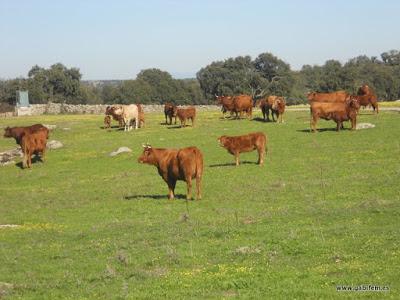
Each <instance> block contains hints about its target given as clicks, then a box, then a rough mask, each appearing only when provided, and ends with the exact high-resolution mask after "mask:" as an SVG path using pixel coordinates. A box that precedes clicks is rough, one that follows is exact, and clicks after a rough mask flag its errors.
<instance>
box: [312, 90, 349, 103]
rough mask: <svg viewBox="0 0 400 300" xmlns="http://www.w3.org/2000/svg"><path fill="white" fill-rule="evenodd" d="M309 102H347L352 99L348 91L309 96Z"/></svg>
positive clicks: (314, 93) (313, 93)
mask: <svg viewBox="0 0 400 300" xmlns="http://www.w3.org/2000/svg"><path fill="white" fill-rule="evenodd" d="M307 99H308V102H309V103H311V102H345V101H346V100H349V99H350V94H348V93H347V92H346V91H337V92H333V93H316V92H311V93H308V94H307Z"/></svg>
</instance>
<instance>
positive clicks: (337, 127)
mask: <svg viewBox="0 0 400 300" xmlns="http://www.w3.org/2000/svg"><path fill="white" fill-rule="evenodd" d="M341 127H342V122H340V121H336V131H340V128H341Z"/></svg>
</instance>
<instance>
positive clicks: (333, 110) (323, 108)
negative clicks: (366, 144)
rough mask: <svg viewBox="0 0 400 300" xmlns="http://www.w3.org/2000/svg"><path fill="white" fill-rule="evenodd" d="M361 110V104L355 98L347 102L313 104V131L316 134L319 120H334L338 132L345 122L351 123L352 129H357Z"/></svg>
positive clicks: (311, 108)
mask: <svg viewBox="0 0 400 300" xmlns="http://www.w3.org/2000/svg"><path fill="white" fill-rule="evenodd" d="M359 109H360V104H359V103H358V101H357V100H356V99H354V97H351V99H350V100H347V101H346V102H336V103H335V102H311V104H310V112H311V121H310V125H311V130H313V132H316V131H317V129H316V125H317V122H318V120H319V119H320V118H321V119H324V120H334V121H335V122H336V125H337V126H336V131H339V130H340V129H341V128H343V121H348V120H350V121H351V129H352V130H354V129H356V125H357V114H358V110H359Z"/></svg>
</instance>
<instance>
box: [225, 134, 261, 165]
mask: <svg viewBox="0 0 400 300" xmlns="http://www.w3.org/2000/svg"><path fill="white" fill-rule="evenodd" d="M218 142H219V144H220V146H221V147H224V148H225V149H226V150H228V152H229V153H230V154H232V155H234V156H235V160H236V166H238V165H239V155H240V153H242V152H251V151H253V150H257V152H258V162H257V163H258V164H259V165H263V163H264V154H265V153H266V151H267V137H266V135H265V134H264V133H262V132H254V133H249V134H246V135H241V136H226V135H223V136H220V137H219V138H218Z"/></svg>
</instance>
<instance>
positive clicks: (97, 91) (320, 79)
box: [0, 50, 400, 104]
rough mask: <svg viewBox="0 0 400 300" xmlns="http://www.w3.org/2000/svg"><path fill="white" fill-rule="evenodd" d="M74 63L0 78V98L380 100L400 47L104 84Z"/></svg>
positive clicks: (238, 60)
mask: <svg viewBox="0 0 400 300" xmlns="http://www.w3.org/2000/svg"><path fill="white" fill-rule="evenodd" d="M81 78H82V76H81V73H80V71H79V69H77V68H67V67H66V66H64V65H63V64H61V63H56V64H54V65H52V66H50V67H49V68H47V69H46V68H43V67H40V66H38V65H35V66H33V67H32V68H31V69H30V70H29V72H28V74H27V78H16V79H11V80H3V81H2V80H0V103H9V104H13V103H15V100H16V91H17V90H28V91H29V98H30V102H31V103H48V102H62V103H76V104H77V103H81V104H95V103H123V104H124V103H125V104H127V103H143V104H149V103H158V104H161V103H165V102H167V101H168V102H174V103H176V104H207V103H214V99H215V95H237V94H249V95H251V96H252V97H253V98H255V99H256V98H259V97H263V96H267V95H272V94H273V95H281V96H285V97H286V98H287V99H288V103H289V104H291V103H301V102H306V97H305V94H306V93H307V92H309V91H317V92H332V91H337V90H346V91H348V92H350V93H355V92H356V91H357V88H358V87H359V86H360V85H362V84H368V85H370V86H371V87H372V88H373V89H374V90H375V91H376V93H377V95H378V98H379V99H380V100H396V99H399V98H400V51H398V50H389V51H387V52H383V53H382V54H381V55H380V58H378V57H375V56H373V57H368V56H365V55H360V56H357V57H354V58H352V59H349V60H348V61H347V62H345V63H341V62H340V61H338V60H334V59H330V60H327V61H326V62H325V63H324V64H323V65H314V66H311V65H304V66H303V67H302V68H301V70H299V71H294V70H292V69H291V67H290V65H289V64H288V63H286V62H285V61H283V60H282V59H280V58H278V57H277V56H275V55H273V54H272V53H269V52H265V53H261V54H259V55H258V56H257V57H255V58H254V59H252V58H251V57H250V56H237V57H231V58H227V59H225V60H223V61H214V62H211V63H210V64H209V65H207V66H205V67H203V68H201V69H200V70H199V71H198V72H197V74H196V78H193V79H175V78H173V77H172V76H171V74H169V73H168V72H166V71H163V70H160V69H155V68H153V69H145V70H142V71H141V72H139V74H137V76H136V78H135V79H129V80H122V81H116V82H115V81H111V82H105V83H102V84H93V83H90V82H83V81H82V80H81Z"/></svg>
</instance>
